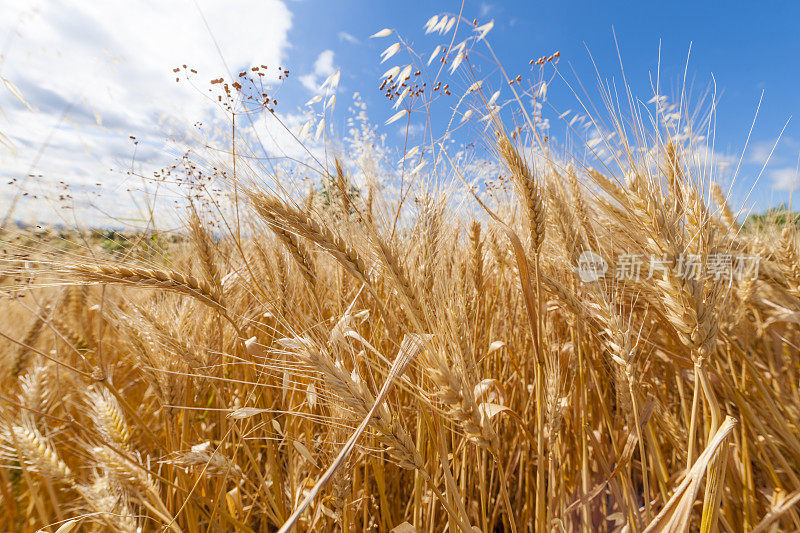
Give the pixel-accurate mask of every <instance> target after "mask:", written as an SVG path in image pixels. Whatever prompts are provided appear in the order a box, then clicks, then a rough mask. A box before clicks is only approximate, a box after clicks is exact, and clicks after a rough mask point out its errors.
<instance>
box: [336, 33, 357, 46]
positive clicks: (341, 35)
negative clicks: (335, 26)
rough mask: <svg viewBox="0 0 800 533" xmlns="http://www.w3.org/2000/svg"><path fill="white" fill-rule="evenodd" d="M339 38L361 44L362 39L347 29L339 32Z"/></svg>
mask: <svg viewBox="0 0 800 533" xmlns="http://www.w3.org/2000/svg"><path fill="white" fill-rule="evenodd" d="M339 40H340V41H344V42H346V43H350V44H361V41H359V40H358V39H357V38H356V36H355V35H353V34H351V33H347V32H346V31H340V32H339Z"/></svg>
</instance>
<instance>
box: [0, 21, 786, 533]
mask: <svg viewBox="0 0 800 533" xmlns="http://www.w3.org/2000/svg"><path fill="white" fill-rule="evenodd" d="M487 31H488V30H487ZM379 33H380V32H379ZM479 33H480V32H479ZM386 35H388V34H386ZM384 36H385V35H384ZM484 36H485V32H483V35H481V38H483V37H484ZM390 48H391V47H390ZM394 53H395V52H391V53H390V54H387V55H393V54H394ZM458 57H459V56H456V59H455V60H456V61H459V59H458ZM557 58H558V55H557V54H554V55H552V56H550V57H547V58H542V59H541V60H539V61H537V62H536V67H537V68H540V69H545V68H547V67H548V65H549V64H550V63H553V62H556V61H557ZM452 61H453V60H452V59H451V64H452ZM448 66H450V65H448ZM456 66H458V65H456ZM454 70H455V69H454ZM403 75H404V74H403V71H401V70H400V69H399V68H398V69H397V71H396V72H394V73H393V79H392V77H390V79H389V86H390V89H389V90H390V92H391V91H395V89H399V87H395V88H394V89H393V88H392V86H394V85H397V84H398V83H399V82H404V81H406V80H408V79H409V77H411V76H412V74H411V70H410V69H409V71H408V72H406V73H405V78H403ZM398 79H399V82H398V81H397V80H398ZM215 82H216V80H215ZM515 82H516V83H515ZM503 83H504V84H505V85H506V86H507V87H511V88H512V90H513V88H514V86H517V87H519V86H520V85H521V84H522V83H524V82H520V80H519V79H516V80H515V79H514V78H512V77H510V76H509V77H506V78H505V79H504V80H503ZM487 85H488V84H487ZM434 88H435V90H437V91H439V92H440V93H441V92H444V91H447V94H448V95H449V94H450V91H455V88H453V89H451V88H450V87H449V85H446V86H442V85H441V83H439V86H438V87H437V86H436V85H435V83H433V82H432V83H430V84H429V85H428V86H426V88H416V89H414V90H415V91H418V92H417V95H418V96H420V95H423V94H424V93H425V91H433V90H434ZM382 89H384V87H383V86H382ZM225 91H228V94H227V97H228V98H230V99H234V100H235V99H236V98H237V96H236V94H235V93H236V90H234V89H231V90H229V89H228V86H227V84H226V85H225ZM484 91H485V89H484V88H483V87H481V84H480V83H479V82H477V81H475V83H470V84H469V87H468V88H466V90H464V91H463V94H464V97H469V98H473V99H475V101H476V102H477V103H476V106H475V109H476V110H477V109H481V110H482V112H483V113H486V116H487V117H488V119H487V121H486V124H487V127H486V129H485V133H484V134H482V136H481V137H480V138H476V141H478V142H483V143H484V144H485V146H486V151H487V154H488V156H487V159H488V160H489V161H490V162H491V163H492V164H493V165H494V167H493V168H496V169H498V173H497V175H493V177H492V179H490V180H485V181H481V182H480V183H478V182H477V181H476V180H475V179H474V175H473V173H474V172H475V170H474V167H471V166H470V165H469V164H468V162H464V161H458V160H449V159H447V158H448V156H447V155H446V154H442V155H439V156H438V157H439V158H441V159H442V160H443V162H444V163H447V165H448V169H449V170H448V181H447V184H446V185H444V186H443V185H442V183H441V182H439V181H434V180H432V179H425V174H426V172H427V170H422V171H420V172H418V173H417V174H416V176H418V177H419V176H421V177H419V179H416V178H415V179H413V180H410V181H409V182H407V183H406V184H405V188H404V187H403V185H401V187H400V193H399V194H394V193H392V194H390V192H389V191H386V190H382V189H381V188H380V187H378V186H375V185H374V184H375V183H379V182H380V180H381V176H380V175H376V174H379V173H380V170H379V168H380V167H379V166H377V165H375V166H370V165H367V164H363V163H362V162H359V163H358V164H359V165H360V167H359V168H361V169H362V171H363V172H364V173H365V174H367V175H368V178H370V179H368V180H366V181H363V180H362V181H361V182H360V183H355V182H354V180H353V176H352V174H353V170H352V169H353V165H354V164H355V163H356V162H355V161H354V159H353V158H354V157H355V156H352V154H348V152H347V151H346V150H344V151H342V152H341V153H339V154H336V155H335V156H334V155H331V154H328V155H329V157H328V159H326V160H325V161H324V162H323V165H322V171H320V172H318V175H317V176H316V178H315V179H317V181H318V186H316V187H312V188H307V189H305V191H304V192H303V193H301V194H297V193H296V192H293V191H295V190H296V189H297V187H292V185H293V184H297V183H298V181H297V180H298V178H297V177H296V175H294V174H285V175H280V176H273V181H272V182H270V183H271V185H265V183H267V182H266V181H265V180H264V177H263V175H262V173H263V172H264V170H263V168H262V167H260V166H258V165H257V164H255V163H254V162H253V159H252V158H249V157H248V155H249V154H248V153H247V149H246V148H243V147H241V146H240V147H239V149H238V150H239V151H237V148H236V145H235V144H232V145H231V146H230V147H229V152H228V156H227V157H225V158H220V159H219V160H213V159H210V158H207V157H206V158H204V157H200V156H198V157H197V158H196V159H192V160H191V161H192V162H191V163H187V165H188V166H189V167H190V168H191V169H192V170H193V171H194V173H192V172H188V173H187V175H188V176H189V181H192V180H194V183H195V184H197V187H196V188H195V189H193V191H194V192H193V193H192V194H191V195H187V198H186V202H185V204H184V207H183V208H181V210H180V213H179V216H180V217H181V219H182V221H183V227H182V229H179V230H177V231H175V232H172V233H169V234H166V233H164V234H161V233H157V232H155V231H152V232H148V231H140V232H130V233H121V234H119V235H117V236H116V237H115V238H114V239H112V240H111V241H109V239H104V238H102V235H98V234H96V233H95V234H91V233H88V232H85V231H84V232H81V231H64V232H61V233H60V234H59V233H58V232H54V231H50V232H33V231H29V230H17V229H12V228H10V227H6V228H4V229H3V230H2V236H1V237H0V238H1V239H2V257H0V261H1V262H0V291H2V293H1V295H2V300H0V316H2V317H3V319H2V320H1V321H0V323H2V326H1V327H0V337H1V338H0V355H2V360H3V368H4V371H3V372H2V378H1V380H0V409H1V413H2V414H1V415H0V454H2V462H1V463H0V490H1V491H2V505H0V529H2V530H3V531H20V532H27V531H37V530H39V529H43V530H46V531H56V530H58V531H63V532H67V531H124V532H129V531H130V532H132V531H174V532H176V533H177V532H191V533H195V532H201V531H238V532H256V531H259V532H260V531H277V530H281V531H288V530H290V529H292V528H294V529H295V530H297V531H394V532H397V533H408V532H412V531H417V532H433V531H467V532H472V531H482V532H492V531H513V532H516V531H627V532H636V531H688V530H691V531H703V532H712V531H735V532H738V531H758V532H766V531H779V530H800V515H799V514H798V511H797V509H796V508H795V505H796V503H797V502H798V501H800V479H799V478H800V427H799V426H798V420H800V391H798V386H800V382H799V380H800V367H799V366H798V362H800V358H798V345H800V330H798V324H800V321H799V320H798V309H800V251H798V250H799V247H800V242H799V241H798V233H797V226H796V225H795V224H794V223H791V222H787V221H786V220H774V221H767V222H766V223H763V224H759V225H754V224H744V221H743V220H742V219H741V217H739V218H737V216H736V213H735V211H736V209H734V208H733V207H731V206H729V205H728V202H727V199H726V196H727V193H726V192H725V190H726V188H725V187H723V186H721V185H720V184H718V183H715V181H716V180H715V175H714V174H713V172H710V170H709V166H708V164H707V163H706V162H705V159H703V153H704V152H703V150H702V148H703V147H704V146H705V143H707V140H704V139H703V138H702V137H701V136H700V135H699V134H697V133H694V130H692V131H691V132H690V133H689V134H688V135H684V136H674V135H671V134H670V129H669V125H667V126H663V125H660V124H656V125H654V126H653V127H651V128H648V127H647V126H646V124H647V121H645V120H643V119H642V118H641V117H631V121H632V122H631V123H633V126H632V127H630V123H628V122H626V120H627V119H624V118H623V117H622V116H620V115H619V114H618V113H615V112H614V111H613V109H614V106H610V108H611V111H610V112H609V114H608V116H607V117H606V122H605V124H610V126H609V127H608V128H606V129H605V130H604V131H605V134H604V136H603V137H602V138H601V146H602V147H605V148H606V149H607V150H606V151H607V153H608V154H611V155H609V156H607V157H605V158H602V157H601V158H600V159H602V160H603V161H604V162H605V164H594V165H590V164H587V163H586V160H585V159H584V158H582V157H579V156H577V155H573V154H577V153H578V152H579V151H582V150H585V151H589V152H593V151H596V150H597V145H596V144H593V143H591V142H583V143H576V144H575V145H573V146H571V147H570V150H569V151H567V150H559V149H556V148H555V147H554V146H551V144H550V143H549V141H548V139H546V138H545V137H544V136H543V135H542V134H541V133H540V128H538V126H537V124H536V117H533V118H530V119H529V118H528V117H526V116H524V114H521V115H518V118H519V119H520V120H519V122H514V123H509V122H508V121H507V120H506V119H504V117H503V116H502V114H501V113H497V112H494V111H495V109H496V108H497V106H496V104H495V101H496V97H494V98H489V95H490V94H491V92H488V93H486V96H484ZM412 92H413V91H412ZM399 94H400V91H399V90H396V91H395V92H394V93H393V94H391V95H390V99H392V98H397V97H399V98H401V99H402V97H401V96H399ZM404 94H405V93H404ZM514 94H515V95H516V93H514ZM238 98H241V97H238ZM408 98H411V97H410V96H409V97H408ZM512 100H514V99H512ZM516 100H517V101H518V100H519V98H518V97H517V98H516ZM220 101H222V100H220ZM268 103H269V101H268V102H267V104H264V105H268ZM227 111H230V112H231V116H232V117H234V118H235V116H236V110H235V106H233V105H232V106H231V107H230V108H227ZM476 112H477V113H481V111H476ZM404 114H405V112H403V111H401V112H399V113H398V114H397V115H395V116H394V117H392V119H390V121H391V120H397V119H398V118H402V117H403V116H404ZM687 120H688V119H687ZM599 122H600V121H599V118H598V119H597V122H596V123H599ZM601 129H602V128H601ZM698 129H699V130H702V129H703V128H702V125H701V127H700V128H698ZM233 131H234V138H235V131H236V130H235V121H234V130H233ZM612 132H613V133H614V135H611V133H612ZM434 144H435V143H434ZM370 172H371V173H372V174H373V175H369V174H370ZM205 180H213V181H214V182H215V183H218V184H221V185H220V186H221V187H223V188H224V189H225V190H226V191H227V193H226V194H227V196H226V198H228V200H230V202H229V203H228V204H225V205H222V204H221V203H220V201H219V197H217V196H213V195H211V194H205V193H204V191H206V189H205V188H204V187H203V186H202V183H205ZM198 191H199V192H198ZM231 191H233V192H231ZM231 198H232V200H231ZM186 206H189V208H188V209H187V208H186ZM109 242H112V244H114V246H109V245H108V244H109ZM587 252H591V255H587ZM593 258H594V259H597V258H601V259H602V260H601V261H599V265H598V264H592V265H589V267H591V268H588V270H587V269H586V267H587V263H586V261H587V259H593ZM635 258H639V260H641V262H639V261H638V260H637V261H633V260H632V259H635ZM653 258H656V259H657V260H656V259H653ZM744 258H747V259H750V261H749V262H747V261H745V260H744ZM755 259H757V262H756V261H754V260H755ZM600 267H602V268H600ZM656 267H658V268H656ZM584 276H588V278H584Z"/></svg>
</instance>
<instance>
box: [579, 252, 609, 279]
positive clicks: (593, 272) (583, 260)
mask: <svg viewBox="0 0 800 533" xmlns="http://www.w3.org/2000/svg"><path fill="white" fill-rule="evenodd" d="M576 270H577V272H578V277H580V278H581V281H583V282H584V283H591V282H593V281H597V280H598V279H600V278H602V277H603V275H604V274H605V273H606V271H607V270H608V263H606V261H605V259H603V258H602V257H600V256H599V255H597V254H596V253H594V252H592V251H586V252H583V253H581V255H580V257H578V268H577V269H576Z"/></svg>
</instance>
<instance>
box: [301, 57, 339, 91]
mask: <svg viewBox="0 0 800 533" xmlns="http://www.w3.org/2000/svg"><path fill="white" fill-rule="evenodd" d="M335 71H336V67H335V66H334V64H333V50H323V51H322V52H321V53H320V54H319V55H318V56H317V60H316V61H314V71H313V72H311V73H309V74H305V75H303V76H300V83H302V84H303V86H304V87H305V88H306V89H308V90H309V91H312V92H317V91H319V86H320V85H321V84H322V82H324V81H325V78H327V77H328V76H330V75H331V74H333V73H334V72H335Z"/></svg>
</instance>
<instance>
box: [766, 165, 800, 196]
mask: <svg viewBox="0 0 800 533" xmlns="http://www.w3.org/2000/svg"><path fill="white" fill-rule="evenodd" d="M769 177H770V178H771V179H772V185H773V187H774V188H775V189H776V190H778V191H794V190H797V188H798V185H800V173H798V171H797V168H796V167H783V168H776V169H774V170H771V171H770V172H769Z"/></svg>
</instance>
